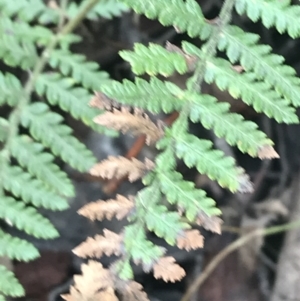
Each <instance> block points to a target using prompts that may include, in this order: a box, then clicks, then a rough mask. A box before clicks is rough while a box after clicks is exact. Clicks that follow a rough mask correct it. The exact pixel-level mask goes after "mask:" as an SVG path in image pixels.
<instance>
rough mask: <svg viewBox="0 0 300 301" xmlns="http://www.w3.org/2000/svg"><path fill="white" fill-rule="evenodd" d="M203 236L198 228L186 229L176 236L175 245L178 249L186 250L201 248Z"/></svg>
mask: <svg viewBox="0 0 300 301" xmlns="http://www.w3.org/2000/svg"><path fill="white" fill-rule="evenodd" d="M203 245H204V237H203V236H202V235H201V233H200V232H199V231H198V230H187V231H185V232H184V234H183V235H181V236H179V237H178V238H177V246H178V248H179V249H186V250H187V251H190V250H195V249H198V248H203Z"/></svg>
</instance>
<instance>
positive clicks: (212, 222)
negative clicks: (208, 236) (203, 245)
mask: <svg viewBox="0 0 300 301" xmlns="http://www.w3.org/2000/svg"><path fill="white" fill-rule="evenodd" d="M222 223H223V221H222V220H221V219H220V218H219V217H217V216H208V215H206V214H205V213H204V212H202V213H199V214H198V218H197V220H196V224H197V225H199V226H202V227H203V228H204V229H205V230H207V231H211V232H214V233H217V234H221V232H222V229H221V225H222Z"/></svg>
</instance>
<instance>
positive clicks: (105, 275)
mask: <svg viewBox="0 0 300 301" xmlns="http://www.w3.org/2000/svg"><path fill="white" fill-rule="evenodd" d="M81 270H82V275H76V276H74V282H75V284H74V285H73V286H71V288H70V293H69V294H65V295H62V296H61V297H62V298H63V299H64V300H67V301H91V300H93V301H103V300H107V301H118V299H117V297H116V296H115V293H114V289H113V287H114V281H113V275H112V274H111V272H110V271H109V270H107V269H104V268H103V266H102V264H101V263H99V262H97V261H93V260H90V261H89V262H88V263H87V264H83V265H82V268H81Z"/></svg>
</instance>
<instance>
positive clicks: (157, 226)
mask: <svg viewBox="0 0 300 301" xmlns="http://www.w3.org/2000/svg"><path fill="white" fill-rule="evenodd" d="M150 193H151V201H149V200H150V199H149V194H150ZM154 194H155V196H154ZM160 199H161V195H160V193H159V191H156V192H153V187H147V188H145V189H143V190H142V191H140V192H139V193H138V195H137V197H136V198H135V204H136V207H137V208H138V209H137V210H138V213H137V214H138V215H141V216H143V220H144V221H145V224H146V225H147V228H148V229H149V230H150V231H153V232H154V233H155V234H156V235H157V236H158V237H161V238H164V239H165V241H166V242H167V243H168V244H170V245H174V244H175V243H176V238H177V236H178V235H179V233H181V232H182V231H183V230H184V229H188V228H190V226H189V225H188V224H187V223H184V222H182V221H181V220H180V219H181V217H180V215H179V213H178V212H170V211H169V210H168V208H167V207H166V206H164V205H159V204H158V201H159V200H160Z"/></svg>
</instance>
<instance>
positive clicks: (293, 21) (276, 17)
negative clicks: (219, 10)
mask: <svg viewBox="0 0 300 301" xmlns="http://www.w3.org/2000/svg"><path fill="white" fill-rule="evenodd" d="M235 7H236V10H237V12H238V13H239V14H240V15H242V14H247V16H248V17H249V18H250V19H251V20H252V21H253V22H257V21H258V20H259V19H261V20H262V23H263V24H264V26H265V27H267V28H270V27H272V26H275V27H276V29H277V30H278V31H279V32H280V33H281V34H282V33H284V32H287V33H288V34H289V35H290V36H291V37H292V38H294V39H295V38H297V37H299V36H300V22H299V15H300V5H291V0H281V1H278V0H237V1H236V3H235Z"/></svg>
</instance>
